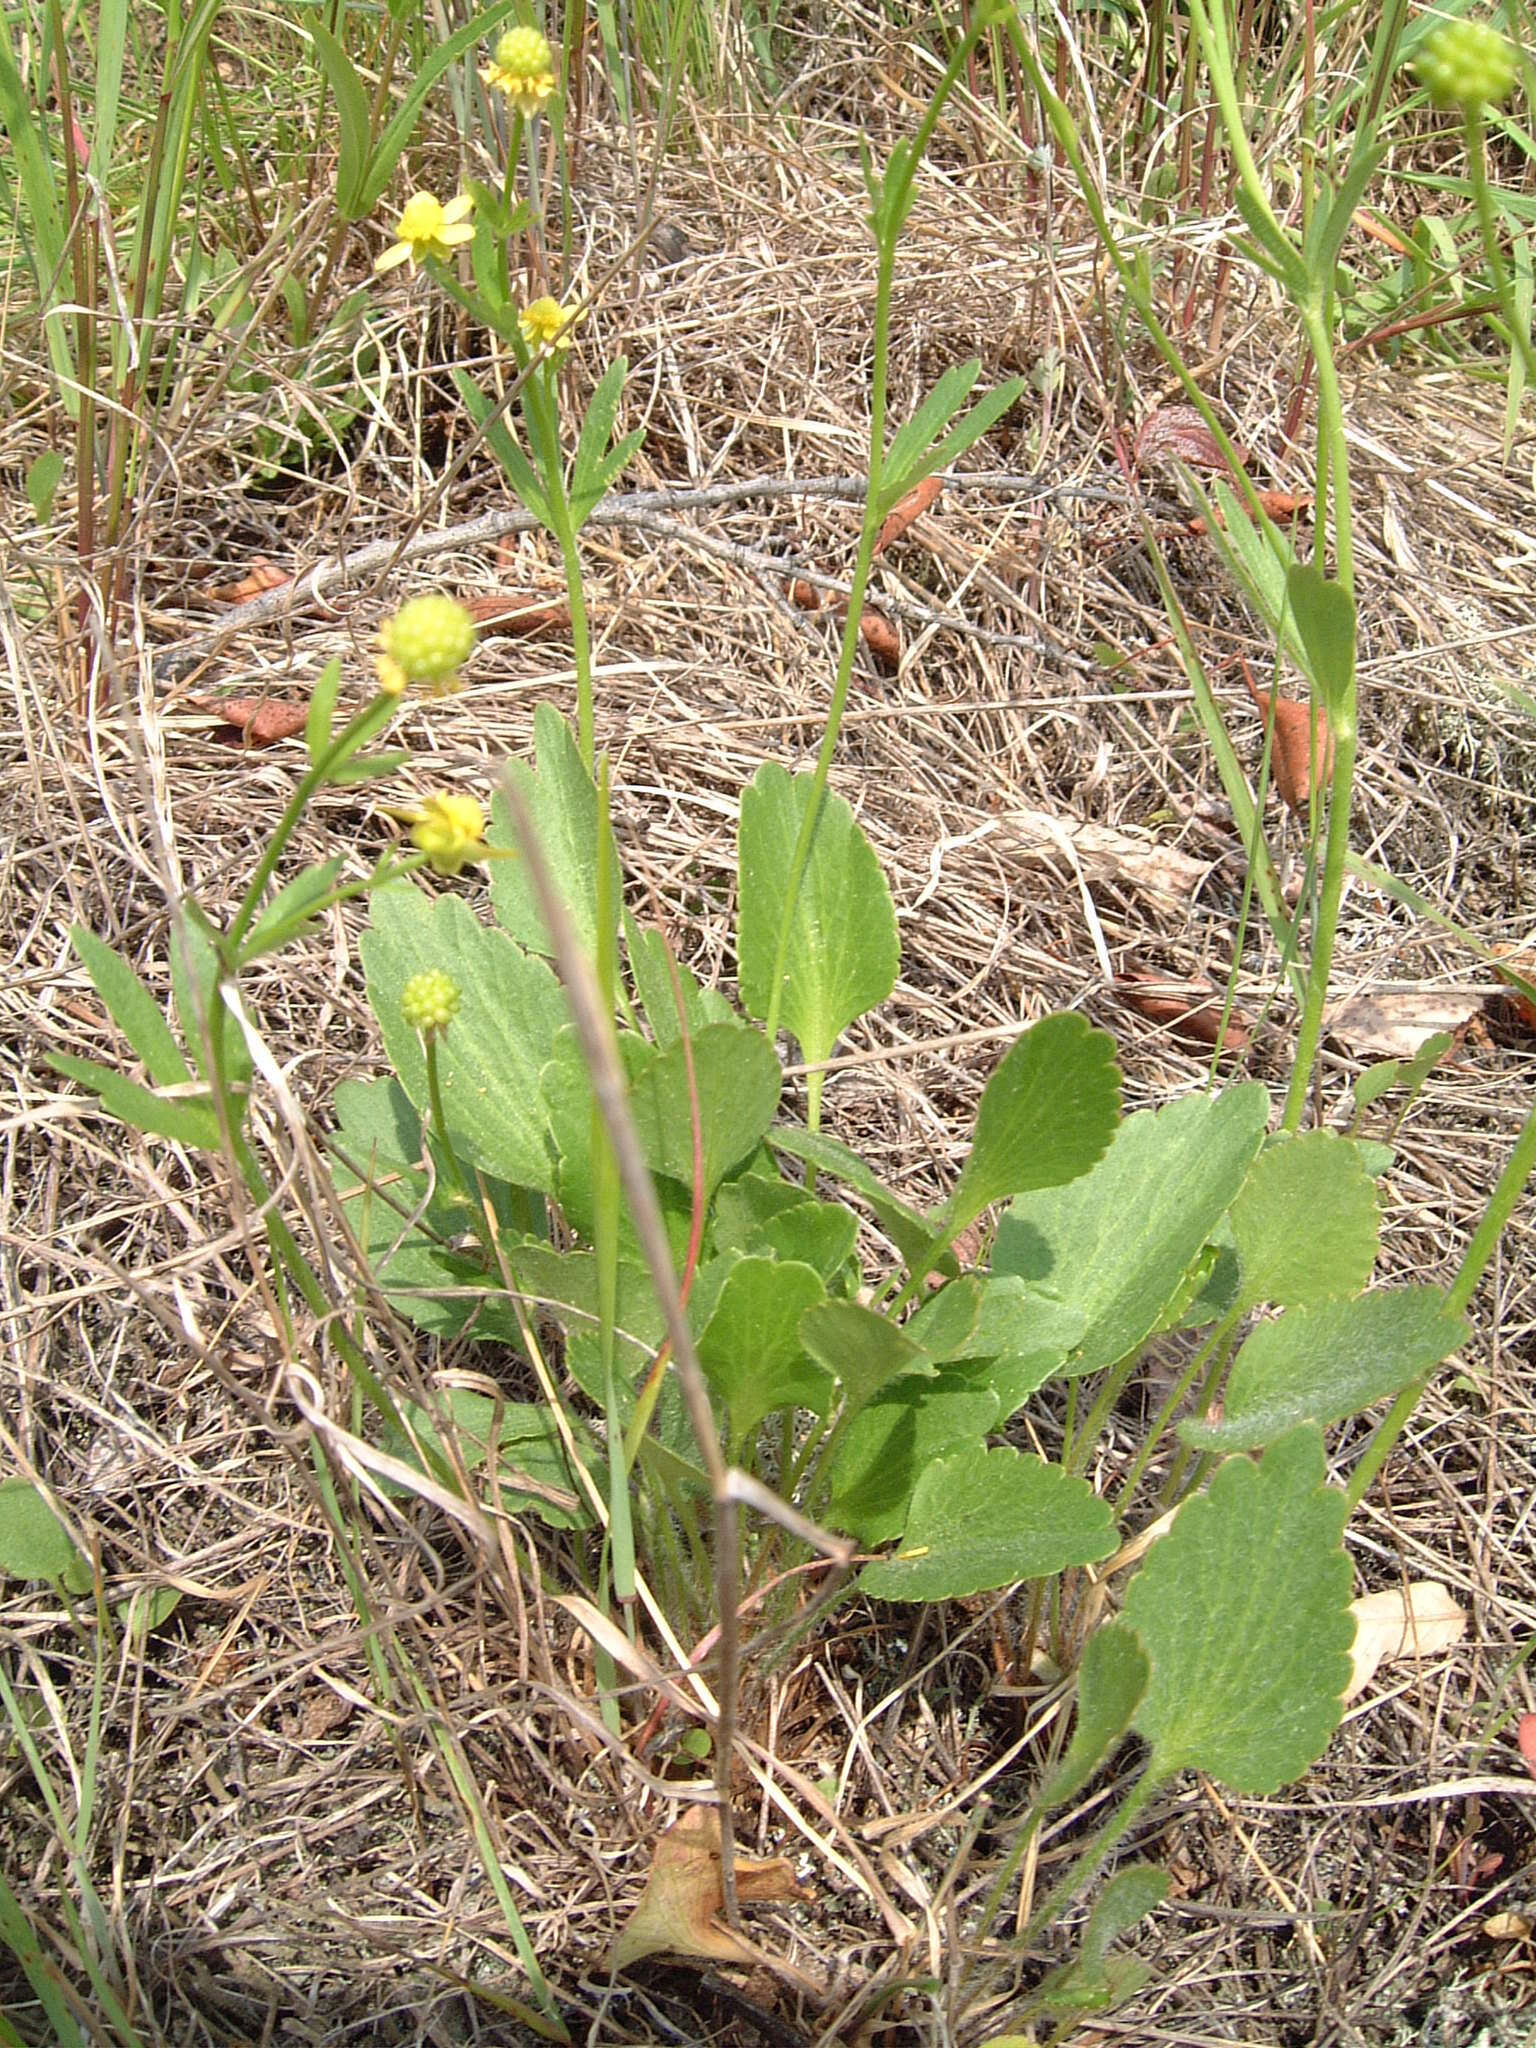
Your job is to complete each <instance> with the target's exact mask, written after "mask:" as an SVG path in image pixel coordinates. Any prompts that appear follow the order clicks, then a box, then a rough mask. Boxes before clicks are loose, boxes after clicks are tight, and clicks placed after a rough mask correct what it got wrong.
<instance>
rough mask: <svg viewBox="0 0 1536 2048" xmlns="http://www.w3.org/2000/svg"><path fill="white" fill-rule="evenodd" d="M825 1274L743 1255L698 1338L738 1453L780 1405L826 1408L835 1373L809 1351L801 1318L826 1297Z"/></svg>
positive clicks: (821, 1411)
mask: <svg viewBox="0 0 1536 2048" xmlns="http://www.w3.org/2000/svg"><path fill="white" fill-rule="evenodd" d="M825 1295H826V1288H825V1287H824V1286H823V1284H822V1280H821V1275H820V1274H819V1273H816V1272H813V1271H812V1269H811V1268H810V1267H809V1266H802V1265H800V1264H798V1263H781V1262H780V1261H778V1260H776V1259H755V1258H746V1259H741V1260H739V1261H738V1262H737V1263H736V1264H735V1265H734V1266H733V1267H732V1268H731V1270H730V1272H729V1273H728V1274H727V1275H726V1281H725V1285H724V1287H723V1288H722V1289H721V1292H720V1299H719V1301H718V1302H717V1303H716V1305H715V1311H714V1314H713V1315H712V1316H711V1317H710V1319H709V1322H708V1324H707V1325H706V1327H705V1330H704V1333H703V1335H702V1336H701V1337H700V1338H699V1347H698V1348H699V1363H700V1365H701V1366H702V1367H703V1368H704V1373H705V1376H706V1378H707V1379H708V1380H709V1383H710V1386H711V1387H712V1388H713V1389H714V1391H715V1392H716V1393H717V1394H718V1395H719V1396H720V1398H721V1399H722V1400H723V1401H724V1402H725V1404H726V1407H727V1409H728V1410H729V1411H730V1424H731V1443H732V1448H733V1452H735V1451H739V1450H740V1449H741V1448H742V1447H743V1446H746V1445H749V1444H750V1443H751V1441H752V1438H753V1435H754V1434H755V1432H756V1430H757V1428H758V1425H759V1424H760V1423H761V1422H762V1420H763V1418H764V1417H765V1416H768V1415H772V1414H773V1413H774V1412H775V1411H776V1410H777V1409H780V1408H809V1409H810V1410H811V1411H812V1412H813V1413H814V1414H816V1415H825V1414H826V1413H827V1411H828V1409H829V1408H830V1407H831V1405H832V1379H831V1375H830V1374H828V1373H827V1372H825V1371H823V1369H822V1368H821V1367H820V1366H818V1365H813V1364H812V1362H811V1361H810V1359H809V1358H808V1357H807V1356H806V1352H805V1346H804V1345H803V1344H802V1342H801V1340H800V1318H801V1317H802V1316H803V1315H804V1314H805V1312H806V1310H807V1309H809V1308H811V1307H812V1306H813V1305H814V1304H815V1303H817V1302H819V1301H821V1300H823V1299H824V1297H825Z"/></svg>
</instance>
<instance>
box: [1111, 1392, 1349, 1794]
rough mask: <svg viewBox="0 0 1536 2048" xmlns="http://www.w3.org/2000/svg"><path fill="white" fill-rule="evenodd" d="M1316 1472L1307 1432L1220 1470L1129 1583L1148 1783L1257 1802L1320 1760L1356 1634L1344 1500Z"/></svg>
mask: <svg viewBox="0 0 1536 2048" xmlns="http://www.w3.org/2000/svg"><path fill="white" fill-rule="evenodd" d="M1325 1470H1326V1468H1325V1466H1324V1462H1323V1439H1322V1433H1321V1431H1319V1430H1318V1429H1316V1428H1314V1427H1311V1426H1307V1427H1303V1428H1301V1429H1297V1430H1293V1431H1292V1432H1291V1433H1290V1435H1288V1436H1284V1437H1282V1438H1281V1439H1280V1440H1279V1442H1278V1443H1276V1444H1274V1445H1272V1446H1271V1447H1270V1449H1269V1450H1268V1451H1267V1452H1266V1453H1265V1457H1264V1461H1263V1463H1262V1464H1261V1465H1255V1464H1253V1463H1251V1462H1250V1460H1249V1459H1247V1458H1228V1459H1227V1460H1226V1461H1225V1463H1223V1464H1222V1465H1221V1466H1220V1467H1219V1468H1218V1470H1217V1472H1216V1476H1215V1478H1214V1479H1213V1480H1212V1481H1211V1484H1210V1488H1209V1490H1208V1491H1207V1492H1206V1493H1205V1494H1203V1495H1200V1496H1197V1497H1196V1498H1195V1499H1193V1500H1189V1501H1186V1502H1185V1504H1184V1506H1183V1507H1181V1508H1180V1509H1179V1512H1178V1515H1177V1516H1176V1518H1175V1520H1174V1524H1173V1527H1172V1528H1171V1529H1170V1530H1169V1532H1168V1534H1167V1535H1166V1536H1164V1537H1162V1538H1161V1539H1160V1540H1159V1541H1158V1542H1156V1543H1154V1544H1153V1546H1152V1548H1151V1550H1150V1552H1149V1553H1148V1555H1147V1559H1146V1562H1145V1563H1144V1564H1143V1565H1142V1567H1141V1570H1140V1571H1139V1572H1138V1573H1137V1574H1136V1576H1135V1578H1134V1579H1133V1580H1132V1581H1131V1584H1130V1588H1129V1590H1128V1592H1127V1594H1126V1599H1125V1612H1124V1619H1125V1621H1126V1622H1127V1623H1128V1624H1129V1625H1130V1626H1131V1627H1132V1628H1134V1629H1135V1631H1136V1633H1137V1635H1138V1636H1140V1638H1141V1642H1142V1646H1143V1648H1144V1649H1145V1650H1146V1652H1147V1655H1148V1657H1149V1658H1150V1659H1151V1663H1152V1676H1151V1680H1150V1682H1149V1684H1148V1686H1147V1691H1146V1696H1145V1697H1144V1699H1143V1700H1142V1703H1141V1705H1140V1707H1139V1708H1138V1709H1137V1712H1136V1723H1135V1725H1136V1727H1137V1729H1138V1730H1139V1731H1140V1733H1141V1734H1142V1735H1144V1736H1145V1737H1146V1739H1147V1741H1148V1742H1150V1743H1151V1745H1152V1760H1151V1763H1150V1765H1149V1766H1148V1768H1149V1769H1150V1770H1152V1771H1154V1772H1155V1773H1156V1775H1157V1777H1158V1778H1159V1779H1161V1778H1167V1777H1171V1776H1172V1775H1173V1774H1174V1773H1175V1772H1176V1771H1186V1770H1188V1771H1206V1772H1208V1773H1209V1774H1210V1776H1211V1777H1213V1778H1216V1779H1218V1780H1219V1781H1220V1782H1221V1783H1222V1784H1224V1785H1227V1786H1230V1787H1231V1788H1232V1790H1233V1791H1235V1792H1244V1793H1251V1794H1254V1795H1266V1794H1268V1793H1271V1792H1277V1791H1278V1790H1279V1789H1280V1787H1281V1786H1282V1785H1286V1784H1289V1783H1290V1782H1291V1781H1292V1780H1293V1779H1295V1778H1299V1777H1300V1776H1301V1774H1302V1773H1303V1771H1305V1770H1306V1768H1307V1766H1308V1765H1309V1764H1312V1763H1315V1762H1316V1761H1317V1759H1318V1757H1320V1756H1321V1755H1322V1753H1323V1751H1324V1750H1325V1749H1326V1748H1327V1746H1328V1739H1329V1737H1330V1736H1331V1735H1332V1734H1333V1731H1334V1729H1335V1728H1336V1727H1337V1726H1338V1725H1339V1717H1340V1714H1341V1711H1342V1709H1341V1707H1340V1698H1339V1696H1340V1694H1341V1693H1342V1692H1343V1690H1344V1687H1345V1686H1346V1685H1347V1684H1348V1682H1349V1646H1350V1643H1351V1642H1352V1641H1353V1640H1354V1632H1355V1624H1354V1617H1353V1616H1352V1615H1351V1613H1350V1611H1349V1594H1350V1570H1349V1559H1348V1558H1347V1557H1346V1555H1345V1553H1344V1546H1343V1541H1342V1538H1343V1532H1344V1518H1345V1513H1346V1507H1345V1500H1344V1496H1343V1494H1342V1493H1340V1492H1339V1491H1338V1490H1337V1489H1336V1488H1334V1487H1330V1486H1328V1485H1326V1484H1325V1483H1324V1478H1325Z"/></svg>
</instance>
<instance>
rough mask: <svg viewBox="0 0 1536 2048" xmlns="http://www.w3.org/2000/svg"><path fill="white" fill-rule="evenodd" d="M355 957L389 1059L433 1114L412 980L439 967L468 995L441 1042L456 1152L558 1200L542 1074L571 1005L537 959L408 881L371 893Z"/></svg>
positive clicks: (450, 901) (423, 1109)
mask: <svg viewBox="0 0 1536 2048" xmlns="http://www.w3.org/2000/svg"><path fill="white" fill-rule="evenodd" d="M371 914H372V921H371V923H370V924H369V926H368V929H367V930H366V931H365V932H364V933H363V936H362V940H361V944H360V948H359V950H360V952H361V954H362V961H363V972H364V975H365V977H366V979H367V985H368V1000H369V1002H370V1003H371V1004H372V1005H373V1012H374V1015H375V1016H376V1017H377V1018H378V1020H379V1028H380V1030H381V1031H382V1033H383V1036H384V1045H385V1050H386V1051H387V1052H388V1054H389V1058H390V1063H391V1065H392V1066H393V1067H394V1069H395V1072H396V1073H397V1074H398V1075H399V1077H400V1082H401V1086H402V1087H403V1088H404V1089H405V1092H406V1094H407V1095H408V1096H409V1097H410V1099H411V1101H412V1102H413V1103H414V1104H415V1105H416V1108H417V1110H418V1111H419V1112H420V1114H421V1115H423V1116H426V1115H427V1114H428V1113H429V1108H430V1105H429V1101H428V1093H427V1070H426V1060H425V1057H424V1055H423V1052H422V1047H421V1039H420V1037H419V1035H418V1034H417V1033H416V1032H415V1031H413V1030H412V1029H411V1028H410V1026H409V1025H407V1023H406V1021H405V1019H404V1017H403V1016H402V1015H401V1012H400V996H401V992H402V990H403V989H404V987H405V984H406V982H407V981H409V980H410V978H411V976H412V975H413V974H419V973H421V972H423V971H424V970H426V969H428V968H441V969H442V970H443V971H444V972H445V973H447V974H449V975H451V976H452V978H453V980H454V981H455V983H456V984H457V985H458V988H459V993H460V997H461V1001H460V1006H459V1011H458V1014H457V1016H455V1018H454V1020H453V1022H452V1024H451V1025H450V1026H449V1028H448V1030H447V1031H446V1032H445V1033H444V1035H443V1038H442V1040H441V1043H440V1045H439V1047H438V1072H439V1079H440V1082H441V1089H442V1098H443V1111H444V1115H445V1116H446V1118H447V1120H448V1129H449V1134H450V1136H451V1138H452V1141H453V1146H454V1150H455V1151H456V1152H457V1154H458V1156H459V1158H460V1159H461V1160H462V1161H463V1162H464V1163H465V1164H466V1165H467V1166H479V1167H483V1168H484V1169H485V1171H486V1172H487V1173H494V1174H499V1175H500V1176H501V1178H502V1179H503V1180H508V1181H511V1182H513V1183H514V1184H515V1185H517V1186H519V1187H530V1188H538V1189H540V1190H541V1191H542V1192H543V1193H546V1194H550V1193H553V1191H554V1187H553V1182H554V1162H553V1158H552V1155H551V1148H550V1140H549V1129H548V1123H547V1119H546V1117H545V1114H544V1108H543V1101H542V1098H541V1096H540V1093H539V1072H540V1069H541V1067H542V1066H543V1064H544V1062H545V1061H546V1060H547V1058H548V1057H549V1050H550V1047H551V1045H552V1044H553V1043H554V1039H555V1034H556V1033H557V1032H558V1031H559V1030H560V1028H561V1026H562V1025H563V1024H564V1022H565V999H564V997H563V996H562V995H561V993H560V986H559V983H558V982H557V981H556V980H555V977H554V975H553V974H552V973H551V972H550V970H549V969H548V967H546V966H545V964H544V963H543V961H542V960H535V959H532V958H530V957H529V955H528V954H526V953H525V952H523V950H522V949H521V947H519V946H516V945H514V944H513V942H512V941H511V940H510V939H509V938H507V937H506V936H505V935H504V934H503V933H501V932H495V931H488V930H486V928H485V927H484V926H483V925H481V924H480V923H479V922H478V921H477V920H476V919H475V917H474V916H473V914H472V913H471V912H470V910H469V908H468V907H467V905H465V904H464V903H463V902H462V901H461V900H460V899H459V898H458V897H457V896H442V897H439V898H438V899H437V901H436V902H432V901H431V900H430V899H429V898H428V897H427V896H425V895H424V894H423V893H422V891H421V890H419V889H417V888H414V887H412V886H410V885H408V884H400V883H396V884H392V885H391V886H390V887H388V888H385V889H379V890H376V891H375V892H374V894H373V896H372V898H371Z"/></svg>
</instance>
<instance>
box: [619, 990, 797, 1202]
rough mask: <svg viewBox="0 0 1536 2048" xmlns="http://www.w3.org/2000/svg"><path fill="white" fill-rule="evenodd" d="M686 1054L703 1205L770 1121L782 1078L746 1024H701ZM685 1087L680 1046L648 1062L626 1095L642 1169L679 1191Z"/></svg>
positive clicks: (687, 1154)
mask: <svg viewBox="0 0 1536 2048" xmlns="http://www.w3.org/2000/svg"><path fill="white" fill-rule="evenodd" d="M692 1054H693V1062H692V1064H693V1083H692V1085H693V1087H694V1088H695V1089H696V1091H697V1098H698V1107H699V1125H700V1131H701V1135H702V1137H703V1141H704V1193H705V1198H706V1200H707V1199H708V1197H709V1196H710V1195H712V1194H713V1193H714V1191H715V1189H716V1188H717V1187H718V1186H719V1184H720V1182H721V1181H722V1180H723V1179H724V1177H725V1175H726V1174H727V1173H728V1172H729V1171H730V1169H731V1168H732V1167H733V1166H736V1165H739V1164H740V1162H741V1161H742V1160H743V1159H745V1158H746V1157H747V1155H748V1153H749V1152H751V1151H752V1149H753V1147H754V1146H755V1145H756V1144H757V1143H758V1141H759V1140H760V1139H761V1137H762V1135H763V1133H764V1132H765V1131H766V1130H767V1128H768V1126H769V1125H770V1124H771V1123H772V1121H773V1115H774V1111H775V1110H776V1109H777V1108H778V1106H779V1095H780V1092H781V1091H782V1089H783V1086H784V1076H783V1073H782V1071H781V1069H780V1067H779V1062H778V1059H777V1056H776V1055H775V1053H774V1050H773V1047H772V1046H771V1045H770V1044H769V1043H768V1041H767V1039H766V1038H764V1036H763V1034H762V1033H761V1032H760V1031H754V1030H753V1029H752V1027H751V1026H750V1025H747V1024H740V1023H731V1024H706V1025H705V1027H704V1029H703V1030H702V1031H701V1032H699V1033H698V1035H697V1036H696V1037H695V1039H694V1041H693V1046H692ZM689 1088H690V1083H689V1064H688V1059H687V1056H686V1049H685V1048H684V1046H683V1045H682V1044H681V1043H678V1044H674V1045H670V1046H668V1047H667V1049H666V1051H665V1052H662V1053H658V1054H657V1055H656V1057H655V1058H654V1059H653V1060H651V1061H650V1062H649V1064H648V1065H647V1066H646V1067H645V1070H644V1072H643V1073H641V1074H639V1075H638V1076H637V1077H636V1078H635V1080H634V1081H633V1082H632V1084H631V1097H630V1108H631V1111H632V1112H633V1115H634V1119H635V1128H636V1130H637V1131H638V1132H639V1134H640V1142H641V1145H642V1146H643V1147H644V1150H645V1159H646V1164H647V1165H648V1166H649V1167H650V1168H651V1170H652V1172H653V1173H664V1174H667V1175H668V1176H669V1177H670V1178H671V1179H673V1180H675V1181H680V1182H682V1183H683V1185H684V1186H691V1184H692V1181H693V1121H692V1115H691V1111H690V1104H689Z"/></svg>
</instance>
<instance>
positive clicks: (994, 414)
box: [901, 377, 1027, 497]
mask: <svg viewBox="0 0 1536 2048" xmlns="http://www.w3.org/2000/svg"><path fill="white" fill-rule="evenodd" d="M1026 389H1027V386H1026V383H1025V380H1024V378H1022V377H1011V378H1010V379H1009V380H1008V382H1007V383H1006V384H999V385H998V386H997V388H996V390H995V391H989V392H988V393H987V395H986V397H985V398H979V399H977V401H976V403H975V404H974V405H973V406H972V407H971V409H970V411H969V412H968V413H967V414H966V416H965V418H964V419H963V420H961V421H959V422H958V424H957V425H955V426H953V427H951V428H950V430H949V432H948V433H947V434H946V435H945V436H944V438H943V440H942V441H940V442H938V443H937V444H936V445H935V446H934V447H932V448H930V449H929V451H928V453H927V456H926V457H925V458H924V459H923V460H922V461H921V462H919V463H918V465H917V468H916V470H915V471H913V472H909V474H908V477H907V481H906V489H905V490H903V491H902V493H901V496H902V497H905V496H906V494H907V491H909V490H911V489H912V488H913V486H914V485H916V484H919V483H921V482H922V480H923V478H924V477H925V476H932V475H933V473H934V472H935V470H940V469H949V468H951V467H952V466H953V464H954V463H955V462H956V461H957V460H958V459H959V457H960V456H962V455H963V454H964V453H965V451H966V450H967V449H968V448H974V447H975V445H976V443H977V442H978V441H979V440H980V439H981V437H982V435H983V434H987V433H990V432H991V430H992V429H993V427H995V426H996V425H997V423H998V421H999V420H1000V419H1001V418H1002V417H1003V415H1004V413H1006V412H1009V411H1011V410H1012V408H1013V407H1014V406H1015V405H1016V404H1017V403H1018V401H1019V399H1020V398H1021V397H1022V396H1023V394H1024V392H1025V390H1026Z"/></svg>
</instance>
